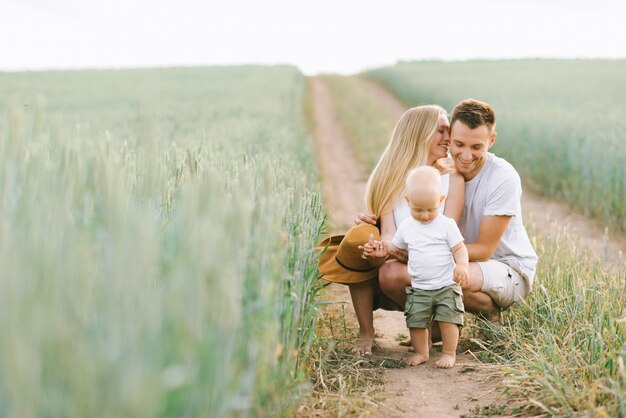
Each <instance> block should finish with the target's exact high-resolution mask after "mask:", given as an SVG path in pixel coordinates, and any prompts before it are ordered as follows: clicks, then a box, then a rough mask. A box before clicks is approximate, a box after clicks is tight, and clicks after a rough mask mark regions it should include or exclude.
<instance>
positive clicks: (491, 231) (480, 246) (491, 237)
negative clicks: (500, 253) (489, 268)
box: [465, 216, 512, 261]
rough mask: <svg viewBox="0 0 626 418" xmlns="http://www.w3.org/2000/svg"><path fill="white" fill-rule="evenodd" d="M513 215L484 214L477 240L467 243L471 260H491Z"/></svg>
mask: <svg viewBox="0 0 626 418" xmlns="http://www.w3.org/2000/svg"><path fill="white" fill-rule="evenodd" d="M511 218H512V217H511V216H483V217H482V219H481V221H480V229H479V230H478V239H477V240H476V242H472V243H471V244H466V245H465V246H466V247H467V252H468V254H469V260H470V261H484V260H489V259H490V258H491V256H492V255H493V253H494V252H495V251H496V248H497V247H498V243H499V242H500V238H502V235H504V231H506V227H507V226H508V225H509V222H510V220H511Z"/></svg>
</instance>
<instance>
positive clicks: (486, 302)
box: [463, 263, 500, 322]
mask: <svg viewBox="0 0 626 418" xmlns="http://www.w3.org/2000/svg"><path fill="white" fill-rule="evenodd" d="M468 270H469V281H468V283H467V285H465V286H463V303H464V304H465V310H466V311H467V312H471V313H474V314H479V315H481V316H483V317H484V318H485V319H486V320H488V321H489V322H498V321H499V320H500V308H499V307H498V306H497V305H496V304H495V303H494V302H493V299H491V296H489V295H488V294H486V293H484V292H482V291H481V290H480V289H482V287H483V282H484V278H483V272H482V270H481V269H480V267H479V266H478V264H476V263H469V269H468Z"/></svg>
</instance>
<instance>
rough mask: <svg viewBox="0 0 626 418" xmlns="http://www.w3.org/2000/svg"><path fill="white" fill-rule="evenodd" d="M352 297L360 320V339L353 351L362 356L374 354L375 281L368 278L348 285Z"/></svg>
mask: <svg viewBox="0 0 626 418" xmlns="http://www.w3.org/2000/svg"><path fill="white" fill-rule="evenodd" d="M348 287H349V288H350V297H351V298H352V305H353V306H354V312H355V313H356V319H357V321H358V322H359V340H358V342H357V343H356V346H355V347H354V348H353V349H352V351H353V352H354V353H356V354H360V355H362V356H368V355H370V354H372V344H373V343H374V311H373V306H374V282H373V280H366V281H364V282H361V283H355V284H351V285H348Z"/></svg>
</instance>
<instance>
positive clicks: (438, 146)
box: [429, 115, 450, 161]
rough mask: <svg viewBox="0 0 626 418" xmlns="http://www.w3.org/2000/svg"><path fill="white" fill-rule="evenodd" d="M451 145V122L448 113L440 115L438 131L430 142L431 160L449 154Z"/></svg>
mask: <svg viewBox="0 0 626 418" xmlns="http://www.w3.org/2000/svg"><path fill="white" fill-rule="evenodd" d="M449 147H450V122H448V117H447V116H446V115H441V116H440V117H439V126H438V127H437V133H436V134H435V137H434V138H433V142H432V143H431V144H430V154H429V157H430V158H429V160H431V161H434V160H438V159H439V158H445V157H447V156H448V148H449Z"/></svg>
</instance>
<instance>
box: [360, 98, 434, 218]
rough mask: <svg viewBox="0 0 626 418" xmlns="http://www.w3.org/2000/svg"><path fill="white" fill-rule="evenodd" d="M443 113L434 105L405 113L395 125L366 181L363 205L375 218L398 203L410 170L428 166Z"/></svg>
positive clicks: (412, 109)
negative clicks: (431, 148)
mask: <svg viewBox="0 0 626 418" xmlns="http://www.w3.org/2000/svg"><path fill="white" fill-rule="evenodd" d="M442 115H444V116H445V115H446V111H445V110H444V109H443V108H442V107H440V106H437V105H426V106H417V107H413V108H411V109H409V110H407V111H406V112H405V113H404V114H403V115H402V116H401V117H400V120H398V123H396V126H395V128H393V132H392V134H391V138H390V140H389V143H388V144H387V147H386V148H385V151H384V152H383V155H382V156H381V157H380V160H378V163H377V164H376V167H375V168H374V170H373V171H372V174H371V175H370V177H369V180H368V181H367V188H366V189H365V204H366V206H367V209H368V210H369V212H370V213H373V214H374V215H376V216H379V217H380V215H382V214H383V213H386V212H389V211H390V210H392V208H393V205H394V204H395V203H396V202H397V201H398V200H400V198H401V197H402V192H403V190H404V187H405V180H406V177H407V174H408V172H409V170H411V169H412V168H415V167H419V166H422V165H426V164H428V156H429V154H430V145H431V143H432V141H433V138H434V137H435V135H436V133H437V128H438V127H439V118H440V117H441V116H442Z"/></svg>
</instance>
